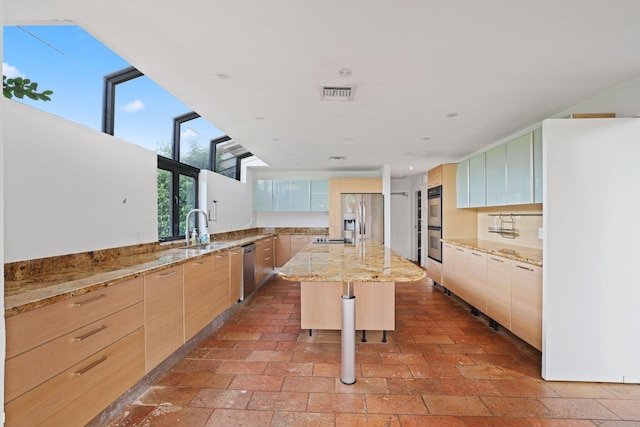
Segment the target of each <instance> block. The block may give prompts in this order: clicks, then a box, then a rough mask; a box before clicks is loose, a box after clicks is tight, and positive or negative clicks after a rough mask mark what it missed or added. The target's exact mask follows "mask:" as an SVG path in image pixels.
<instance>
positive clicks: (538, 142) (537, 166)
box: [533, 128, 542, 203]
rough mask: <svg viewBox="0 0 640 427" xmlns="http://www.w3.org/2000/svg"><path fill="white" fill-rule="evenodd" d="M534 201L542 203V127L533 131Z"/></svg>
mask: <svg viewBox="0 0 640 427" xmlns="http://www.w3.org/2000/svg"><path fill="white" fill-rule="evenodd" d="M533 202H534V203H542V128H539V129H536V130H534V131H533Z"/></svg>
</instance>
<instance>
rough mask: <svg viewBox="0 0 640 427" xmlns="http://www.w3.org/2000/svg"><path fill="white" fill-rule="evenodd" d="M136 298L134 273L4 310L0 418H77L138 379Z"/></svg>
mask: <svg viewBox="0 0 640 427" xmlns="http://www.w3.org/2000/svg"><path fill="white" fill-rule="evenodd" d="M142 297H143V280H142V278H137V279H133V280H130V281H127V282H124V283H120V284H117V285H113V286H110V287H107V288H104V289H100V290H96V291H93V292H89V293H87V294H84V295H79V296H77V297H73V298H70V299H67V300H64V301H60V302H57V303H54V304H51V305H48V306H45V307H42V308H39V309H36V310H32V311H29V312H26V313H23V314H19V315H17V316H12V317H9V318H8V319H7V321H6V331H7V360H6V362H5V413H6V425H8V426H12V425H41V424H47V423H48V424H51V425H72V424H77V425H83V424H85V423H87V422H88V421H90V420H91V419H92V418H93V417H95V416H96V415H97V414H98V413H99V412H100V411H101V410H103V409H104V408H106V407H107V406H108V405H109V404H110V403H111V402H112V401H113V400H115V399H116V398H117V397H118V396H120V395H121V394H122V393H124V392H125V391H126V390H127V389H129V388H130V387H131V386H132V385H133V384H135V383H136V382H137V381H138V380H139V379H140V378H142V376H143V375H144V335H143V329H142V326H143V317H144V314H143V303H142ZM34 408H37V410H34Z"/></svg>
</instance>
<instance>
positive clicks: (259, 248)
mask: <svg viewBox="0 0 640 427" xmlns="http://www.w3.org/2000/svg"><path fill="white" fill-rule="evenodd" d="M273 252H274V251H273V237H267V238H264V239H260V240H258V241H257V242H256V268H255V275H256V285H257V286H258V287H260V286H261V285H262V284H263V283H264V282H265V281H266V280H267V279H268V277H269V276H270V275H271V273H272V272H273V266H274V264H275V259H274V253H273Z"/></svg>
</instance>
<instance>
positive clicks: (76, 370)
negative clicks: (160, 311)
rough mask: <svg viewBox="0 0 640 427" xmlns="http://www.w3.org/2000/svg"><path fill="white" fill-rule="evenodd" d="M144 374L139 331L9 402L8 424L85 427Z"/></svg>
mask: <svg viewBox="0 0 640 427" xmlns="http://www.w3.org/2000/svg"><path fill="white" fill-rule="evenodd" d="M143 375H144V332H143V329H142V328H140V329H138V330H136V331H135V332H133V333H132V334H129V335H127V336H126V337H124V338H122V339H121V340H119V341H117V342H115V343H113V344H112V345H110V346H109V347H107V348H105V349H103V350H101V351H99V352H97V353H95V354H93V355H92V356H90V357H88V358H86V359H85V360H83V361H82V362H80V363H78V364H76V365H74V366H72V367H71V368H69V369H67V370H66V371H64V372H62V373H60V374H58V375H56V376H55V377H53V378H51V379H50V380H49V381H47V382H45V383H43V384H41V385H40V386H38V387H36V388H35V389H33V390H31V391H29V392H28V393H25V394H23V395H22V396H20V397H18V398H17V399H15V400H13V401H11V402H9V403H8V404H7V405H5V414H6V425H7V426H35V425H42V426H71V425H84V424H86V423H87V422H89V421H91V420H92V419H93V418H94V417H95V416H96V415H98V414H99V413H100V411H102V410H103V409H105V408H106V407H107V406H108V405H109V404H111V402H113V401H114V400H116V399H117V398H118V397H119V396H120V395H121V394H122V393H124V392H125V391H127V390H128V389H129V388H130V387H131V386H132V385H133V384H135V383H136V382H137V381H138V380H139V379H140V378H142V376H143Z"/></svg>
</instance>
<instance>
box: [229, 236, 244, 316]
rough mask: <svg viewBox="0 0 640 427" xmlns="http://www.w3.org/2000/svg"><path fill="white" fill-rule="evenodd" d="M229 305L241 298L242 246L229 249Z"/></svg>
mask: <svg viewBox="0 0 640 427" xmlns="http://www.w3.org/2000/svg"><path fill="white" fill-rule="evenodd" d="M229 256H230V257H231V264H230V265H231V267H230V271H229V307H231V306H232V305H233V304H235V303H237V302H238V301H240V299H242V248H236V249H233V250H231V251H229Z"/></svg>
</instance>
